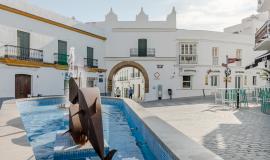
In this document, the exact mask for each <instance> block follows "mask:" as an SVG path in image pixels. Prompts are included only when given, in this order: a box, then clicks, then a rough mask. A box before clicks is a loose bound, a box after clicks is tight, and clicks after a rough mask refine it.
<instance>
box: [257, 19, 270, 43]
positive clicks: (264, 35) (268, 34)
mask: <svg viewBox="0 0 270 160" xmlns="http://www.w3.org/2000/svg"><path fill="white" fill-rule="evenodd" d="M269 38H270V20H268V21H266V23H265V24H264V25H263V26H262V27H261V28H260V29H259V30H258V31H257V32H256V35H255V47H257V46H258V45H260V44H261V43H262V42H263V41H264V40H265V39H269Z"/></svg>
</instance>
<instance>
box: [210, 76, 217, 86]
mask: <svg viewBox="0 0 270 160" xmlns="http://www.w3.org/2000/svg"><path fill="white" fill-rule="evenodd" d="M211 86H212V87H217V86H218V76H217V75H215V76H211Z"/></svg>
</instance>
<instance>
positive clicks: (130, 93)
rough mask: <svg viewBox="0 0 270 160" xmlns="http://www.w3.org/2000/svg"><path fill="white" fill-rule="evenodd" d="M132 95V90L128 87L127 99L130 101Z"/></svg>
mask: <svg viewBox="0 0 270 160" xmlns="http://www.w3.org/2000/svg"><path fill="white" fill-rule="evenodd" d="M132 95H133V89H132V88H131V87H129V90H128V97H129V98H130V99H132Z"/></svg>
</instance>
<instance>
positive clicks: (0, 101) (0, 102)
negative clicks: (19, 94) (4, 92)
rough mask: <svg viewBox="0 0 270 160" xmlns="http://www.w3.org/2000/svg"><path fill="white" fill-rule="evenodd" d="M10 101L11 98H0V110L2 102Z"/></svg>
mask: <svg viewBox="0 0 270 160" xmlns="http://www.w3.org/2000/svg"><path fill="white" fill-rule="evenodd" d="M10 99H13V98H0V109H1V107H2V104H3V102H4V101H6V100H10Z"/></svg>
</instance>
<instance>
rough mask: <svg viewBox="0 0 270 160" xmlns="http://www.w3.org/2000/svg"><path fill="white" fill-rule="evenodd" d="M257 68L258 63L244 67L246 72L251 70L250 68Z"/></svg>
mask: <svg viewBox="0 0 270 160" xmlns="http://www.w3.org/2000/svg"><path fill="white" fill-rule="evenodd" d="M257 66H258V63H257V64H256V63H253V64H251V65H248V66H246V68H245V69H246V70H248V69H252V68H255V67H257Z"/></svg>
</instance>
